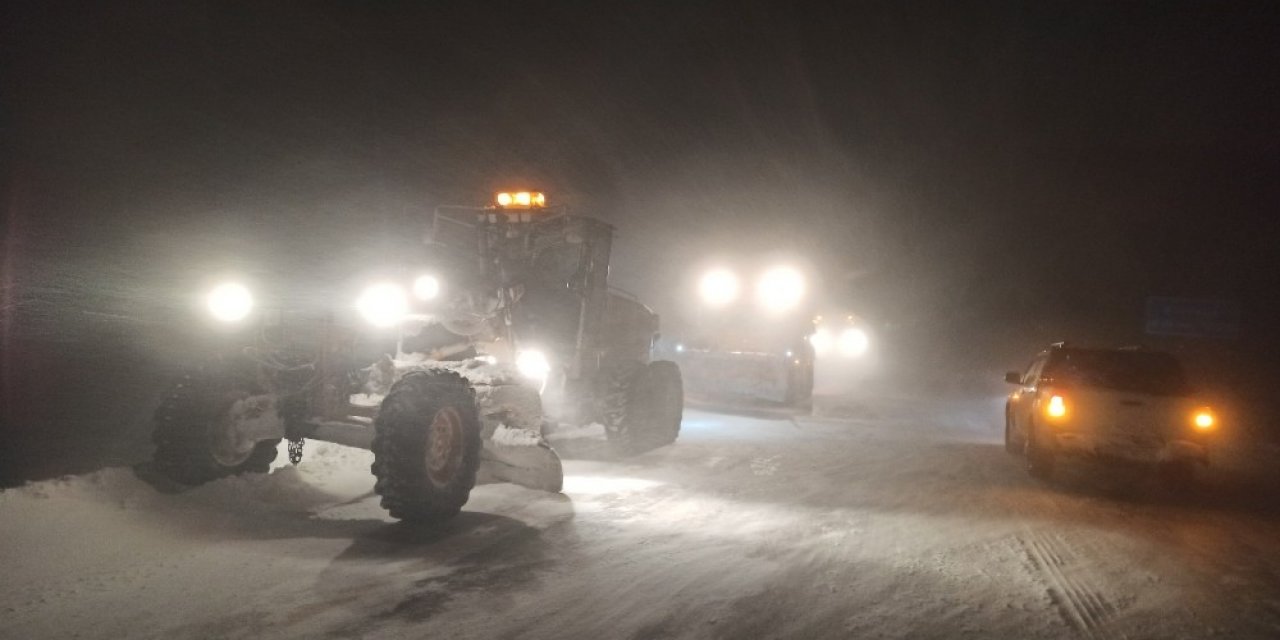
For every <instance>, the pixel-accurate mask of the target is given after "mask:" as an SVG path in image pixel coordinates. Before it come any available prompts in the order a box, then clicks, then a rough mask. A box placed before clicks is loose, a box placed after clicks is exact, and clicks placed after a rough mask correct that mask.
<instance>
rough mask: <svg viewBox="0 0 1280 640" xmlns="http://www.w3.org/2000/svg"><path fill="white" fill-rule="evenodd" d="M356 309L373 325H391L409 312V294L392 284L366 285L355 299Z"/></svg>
mask: <svg viewBox="0 0 1280 640" xmlns="http://www.w3.org/2000/svg"><path fill="white" fill-rule="evenodd" d="M356 310H357V311H359V312H360V315H361V316H364V319H365V320H367V321H369V324H372V325H373V326H375V327H392V326H395V325H396V324H398V323H399V322H400V321H401V320H403V319H404V317H405V316H406V315H408V313H409V296H407V295H405V292H404V289H402V288H400V287H399V286H396V285H394V284H387V283H383V284H375V285H371V286H369V287H367V288H366V289H365V290H364V292H363V293H361V294H360V297H359V298H357V299H356Z"/></svg>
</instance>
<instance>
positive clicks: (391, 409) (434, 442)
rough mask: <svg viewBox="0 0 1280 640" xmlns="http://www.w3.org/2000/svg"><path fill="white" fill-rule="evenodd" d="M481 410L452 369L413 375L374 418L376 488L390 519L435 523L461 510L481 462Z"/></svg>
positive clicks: (468, 386)
mask: <svg viewBox="0 0 1280 640" xmlns="http://www.w3.org/2000/svg"><path fill="white" fill-rule="evenodd" d="M480 430H481V424H480V415H479V411H478V410H477V407H476V396H475V390H474V389H472V387H471V383H469V382H467V380H466V379H464V378H463V377H462V376H460V375H458V374H457V373H454V372H452V371H444V370H435V371H421V372H413V373H410V374H408V375H406V376H405V377H404V378H401V379H400V381H399V382H396V384H395V385H394V386H393V387H392V388H391V392H390V393H388V394H387V397H386V398H385V399H384V400H383V401H382V408H381V409H380V410H379V412H378V417H377V419H376V420H375V421H374V437H373V447H372V449H373V466H372V467H371V469H372V471H373V475H374V476H375V477H377V483H376V484H375V485H374V491H376V492H377V493H378V495H380V496H382V506H383V508H385V509H386V510H387V511H389V512H391V516H392V517H394V518H397V519H400V520H405V521H409V522H431V521H440V520H445V519H447V518H451V517H453V516H455V515H457V514H458V512H459V511H460V510H461V509H462V505H464V504H466V502H467V499H468V498H469V497H470V496H471V489H472V488H473V487H475V484H476V470H477V469H478V468H479V466H480V446H481V444H480Z"/></svg>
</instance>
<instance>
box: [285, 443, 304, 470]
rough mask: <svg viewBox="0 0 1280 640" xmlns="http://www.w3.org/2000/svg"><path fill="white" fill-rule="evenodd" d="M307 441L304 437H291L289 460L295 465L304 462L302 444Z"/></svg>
mask: <svg viewBox="0 0 1280 640" xmlns="http://www.w3.org/2000/svg"><path fill="white" fill-rule="evenodd" d="M305 443H306V440H305V439H303V438H296V439H295V438H291V439H289V462H291V463H293V464H295V465H296V464H298V463H299V462H302V445H303V444H305Z"/></svg>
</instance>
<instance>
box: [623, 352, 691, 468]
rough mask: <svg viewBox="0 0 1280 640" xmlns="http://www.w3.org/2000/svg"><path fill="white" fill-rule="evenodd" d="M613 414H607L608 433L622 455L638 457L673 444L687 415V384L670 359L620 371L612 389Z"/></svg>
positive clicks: (636, 365) (635, 365)
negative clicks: (685, 392)
mask: <svg viewBox="0 0 1280 640" xmlns="http://www.w3.org/2000/svg"><path fill="white" fill-rule="evenodd" d="M611 395H614V396H616V397H615V398H614V403H615V404H614V407H613V410H612V411H608V412H606V415H605V434H606V435H608V437H609V442H610V444H612V445H613V448H614V449H615V450H616V451H617V452H618V453H620V454H622V455H636V454H640V453H644V452H646V451H649V450H652V449H656V448H658V447H661V446H664V445H668V444H671V443H673V442H675V441H676V438H677V437H678V436H679V435H680V421H681V419H682V418H683V415H684V381H683V379H682V377H681V375H680V368H679V366H677V365H676V363H674V362H671V361H669V360H657V361H654V362H650V363H649V364H648V365H642V364H639V363H635V364H634V365H633V366H630V367H628V368H627V369H626V370H624V371H621V372H619V375H617V377H616V378H615V380H614V388H613V389H611Z"/></svg>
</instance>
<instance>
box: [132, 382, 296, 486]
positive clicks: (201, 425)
mask: <svg viewBox="0 0 1280 640" xmlns="http://www.w3.org/2000/svg"><path fill="white" fill-rule="evenodd" d="M261 392H262V391H261V390H260V389H258V388H257V384H255V383H254V382H253V377H252V376H251V375H248V374H244V373H240V372H238V371H236V370H235V368H234V367H232V366H230V365H227V364H225V363H215V364H210V365H206V366H203V367H199V368H196V369H193V370H191V371H188V372H187V373H185V374H183V375H182V376H181V377H180V378H179V379H178V381H177V382H175V383H174V385H173V387H172V389H170V391H169V393H168V394H167V395H166V396H165V398H164V400H163V401H162V402H161V403H160V406H159V407H158V408H157V409H156V413H155V418H154V420H155V430H154V431H153V432H152V434H151V440H152V442H153V443H154V444H155V445H156V450H155V454H154V455H153V457H152V464H151V469H152V470H153V471H154V472H157V473H159V474H160V475H161V476H164V477H165V478H167V479H168V480H171V481H173V482H177V483H180V484H183V485H188V486H194V485H200V484H204V483H206V482H211V481H213V480H217V479H219V478H225V477H227V476H234V475H239V474H242V473H266V472H268V471H270V470H271V462H272V461H273V460H275V459H276V446H277V445H278V444H279V443H280V441H279V440H278V439H275V440H263V441H260V442H257V443H235V442H230V441H229V438H228V434H229V433H230V430H229V425H228V420H229V414H230V413H231V410H232V408H233V407H234V406H235V405H236V403H237V402H238V401H240V400H243V399H245V398H249V397H250V396H253V395H256V394H258V393H261ZM241 444H243V445H244V446H235V445H241Z"/></svg>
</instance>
